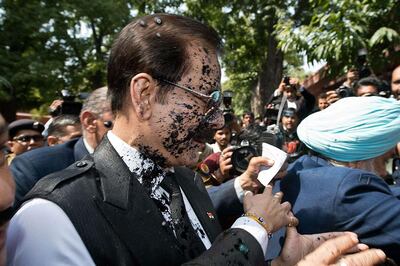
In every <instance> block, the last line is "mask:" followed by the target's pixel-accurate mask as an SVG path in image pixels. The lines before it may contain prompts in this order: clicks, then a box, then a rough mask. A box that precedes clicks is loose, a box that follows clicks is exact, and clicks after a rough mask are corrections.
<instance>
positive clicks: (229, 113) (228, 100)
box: [222, 90, 235, 124]
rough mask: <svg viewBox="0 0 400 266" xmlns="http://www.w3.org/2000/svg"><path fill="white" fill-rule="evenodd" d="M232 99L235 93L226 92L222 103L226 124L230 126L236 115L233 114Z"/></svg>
mask: <svg viewBox="0 0 400 266" xmlns="http://www.w3.org/2000/svg"><path fill="white" fill-rule="evenodd" d="M232 97H233V91H231V90H226V91H224V92H223V97H222V103H223V105H224V107H223V115H224V119H225V124H230V123H232V121H233V120H234V118H235V114H234V113H233V109H232Z"/></svg>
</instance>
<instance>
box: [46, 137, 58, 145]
mask: <svg viewBox="0 0 400 266" xmlns="http://www.w3.org/2000/svg"><path fill="white" fill-rule="evenodd" d="M57 143H58V138H57V137H55V136H48V137H47V144H48V145H49V146H54V145H56V144H57Z"/></svg>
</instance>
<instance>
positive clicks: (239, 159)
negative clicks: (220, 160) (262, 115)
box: [231, 127, 282, 175]
mask: <svg viewBox="0 0 400 266" xmlns="http://www.w3.org/2000/svg"><path fill="white" fill-rule="evenodd" d="M237 138H238V140H237V143H236V145H235V146H234V149H233V153H232V157H231V161H232V166H233V173H232V174H233V175H240V174H242V173H243V172H245V171H246V169H247V167H248V166H249V163H250V160H251V158H253V157H255V156H261V155H262V143H263V142H265V143H268V144H271V145H273V146H275V147H278V148H281V147H282V139H281V138H280V136H279V135H277V134H273V133H271V132H268V131H266V130H265V128H263V127H252V128H251V129H250V130H245V131H243V132H242V133H241V134H239V135H238V136H237Z"/></svg>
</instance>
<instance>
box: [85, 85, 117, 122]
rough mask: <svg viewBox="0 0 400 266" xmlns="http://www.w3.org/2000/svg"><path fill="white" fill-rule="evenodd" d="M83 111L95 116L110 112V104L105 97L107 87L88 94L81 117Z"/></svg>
mask: <svg viewBox="0 0 400 266" xmlns="http://www.w3.org/2000/svg"><path fill="white" fill-rule="evenodd" d="M85 111H89V112H91V113H93V114H95V115H97V116H100V115H102V114H103V113H106V112H109V111H111V103H110V100H109V99H108V97H107V87H101V88H98V89H96V90H94V91H93V92H92V93H91V94H90V96H89V97H88V98H87V99H86V100H85V102H84V103H83V106H82V110H81V115H82V113H83V112H85Z"/></svg>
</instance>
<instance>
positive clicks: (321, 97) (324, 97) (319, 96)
mask: <svg viewBox="0 0 400 266" xmlns="http://www.w3.org/2000/svg"><path fill="white" fill-rule="evenodd" d="M327 97H328V94H326V92H321V93H320V94H319V95H318V99H326V98H327Z"/></svg>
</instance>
